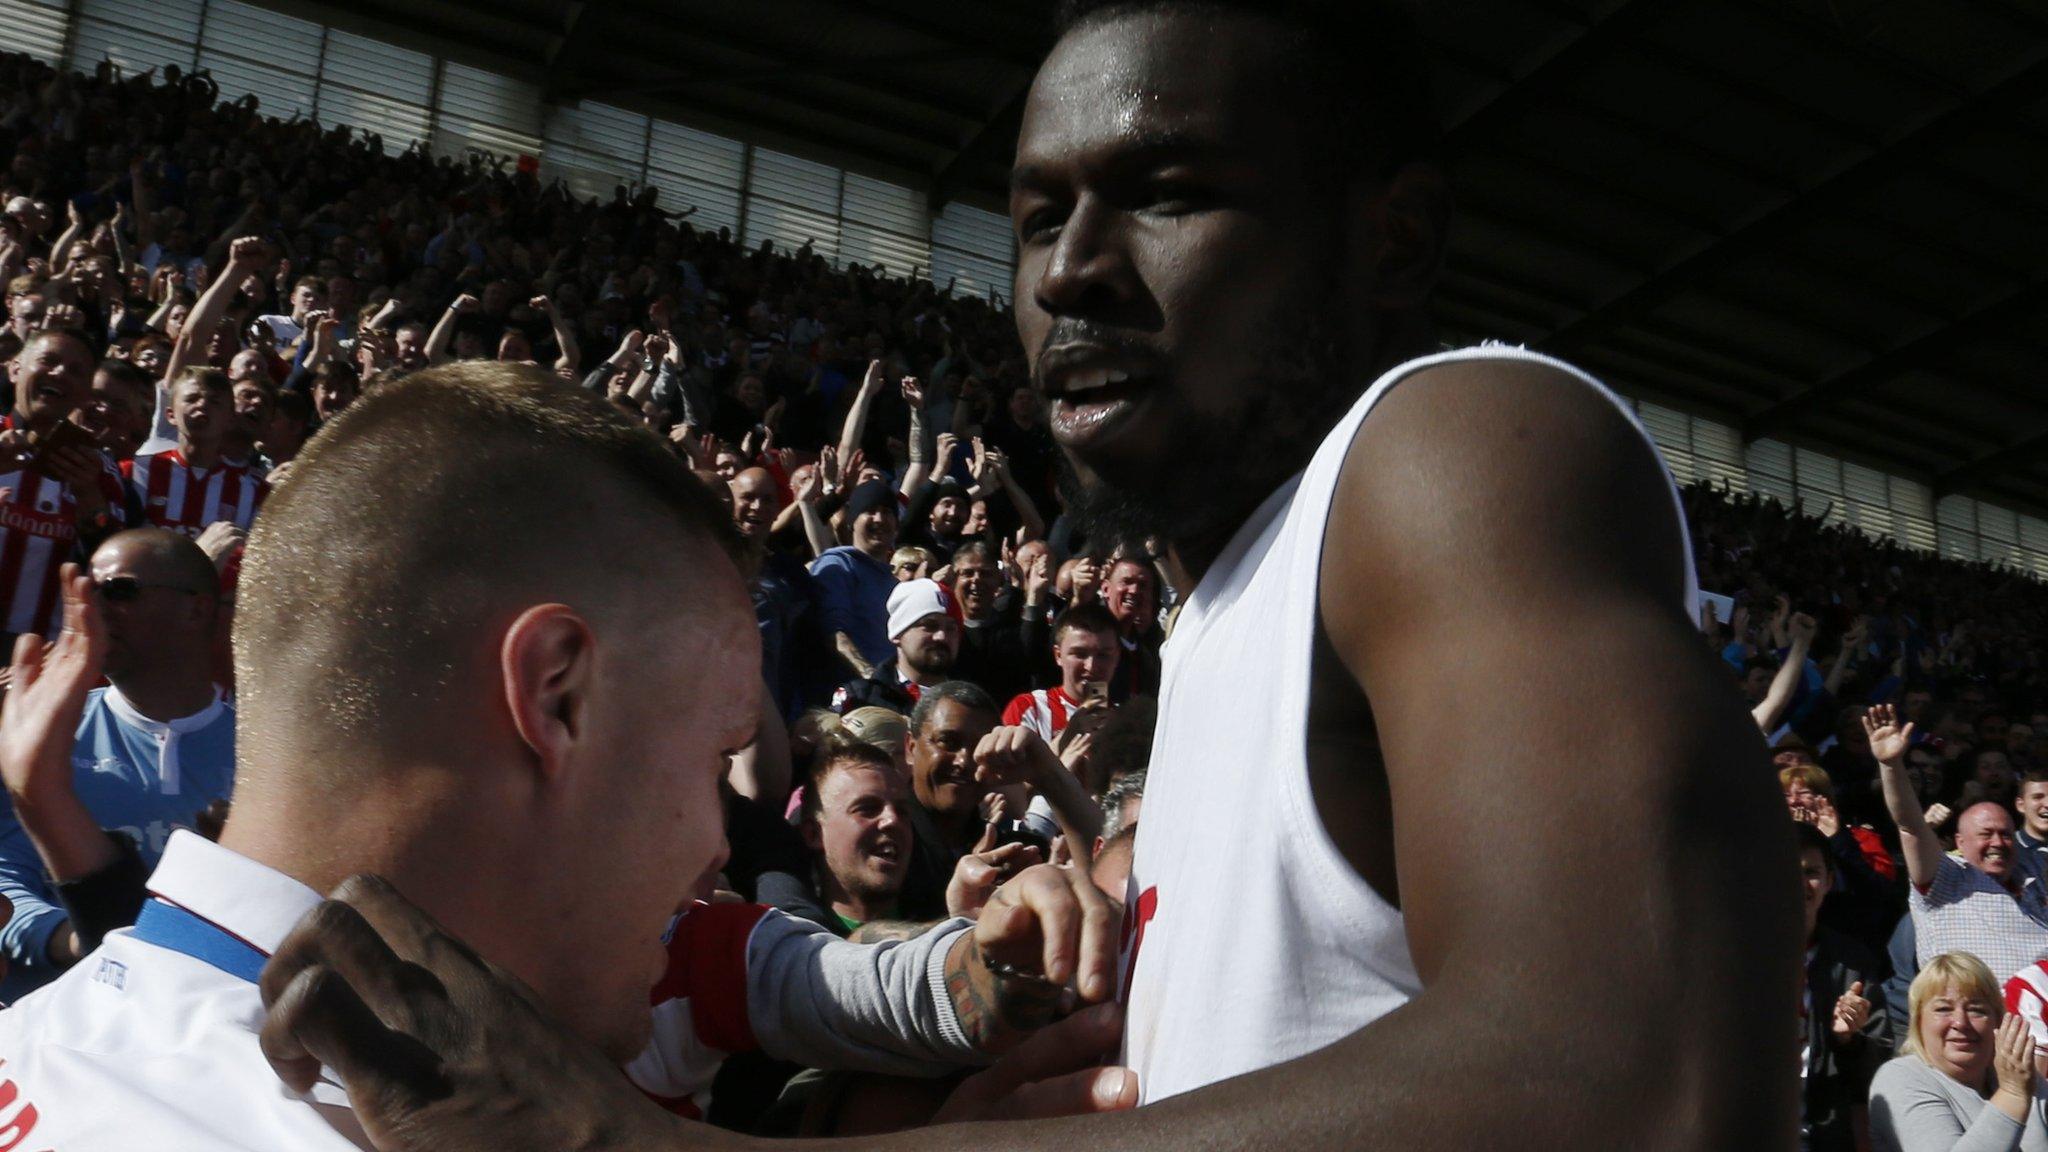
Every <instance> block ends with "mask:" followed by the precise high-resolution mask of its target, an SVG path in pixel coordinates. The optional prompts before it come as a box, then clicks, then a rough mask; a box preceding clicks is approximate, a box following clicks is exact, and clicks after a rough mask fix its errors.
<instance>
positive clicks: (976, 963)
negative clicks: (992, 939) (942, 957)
mask: <svg viewBox="0 0 2048 1152" xmlns="http://www.w3.org/2000/svg"><path fill="white" fill-rule="evenodd" d="M946 992H947V995H949V996H950V997H951V998H952V1001H953V1015H954V1016H955V1017H956V1018H957V1019H958V1020H959V1021H960V1030H961V1031H962V1032H963V1033H965V1034H966V1036H967V1038H968V1040H969V1041H970V1042H972V1043H973V1044H974V1046H975V1047H977V1048H979V1049H981V1050H982V1051H984V1052H1001V1051H1004V1050H1006V1049H1008V1048H1010V1047H1011V1046H1012V1045H1014V1044H1016V1042H1017V1041H1019V1040H1021V1039H1022V1038H1023V1037H1024V1036H1025V1035H1026V1034H1028V1033H1030V1032H1033V1031H1035V1030H1037V1029H1039V1028H1042V1027H1044V1026H1045V1025H1047V1024H1050V1023H1052V1021H1053V1019H1054V1017H1055V1016H1057V1015H1058V1012H1059V1007H1060V1002H1061V998H1062V993H1063V992H1064V989H1062V988H1061V987H1060V986H1059V985H1057V984H1053V983H1051V982H1049V981H1047V980H1044V979H1042V978H1040V977H1037V976H1034V975H1031V974H1029V973H1022V972H1015V973H1010V972H1004V973H999V972H997V971H996V970H995V969H994V968H992V967H990V965H989V962H988V958H987V957H986V956H984V955H983V954H982V951H981V945H980V944H979V943H977V942H976V941H975V939H974V934H973V933H972V932H964V933H962V934H961V936H960V939H959V940H957V941H955V942H954V944H953V947H952V948H951V950H950V951H948V952H947V954H946Z"/></svg>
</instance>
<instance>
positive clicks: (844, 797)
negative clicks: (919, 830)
mask: <svg viewBox="0 0 2048 1152" xmlns="http://www.w3.org/2000/svg"><path fill="white" fill-rule="evenodd" d="M908 797H909V789H908V788H907V787H906V785H905V783H904V780H903V777H902V776H901V775H900V774H899V773H896V772H893V771H888V770H885V769H882V768H877V767H874V766H871V765H867V764H861V763H843V764H841V765H840V766H837V767H828V768H827V769H826V770H825V775H824V780H823V782H822V783H820V784H819V785H818V816H817V820H816V823H815V824H814V825H813V826H812V828H811V829H809V830H807V833H806V836H805V839H806V840H808V841H811V842H812V846H813V849H814V850H815V851H817V852H818V853H819V855H820V856H822V857H823V858H824V861H825V871H826V874H827V875H828V876H830V877H831V878H832V882H833V883H835V884H837V885H838V886H839V888H840V889H841V890H842V891H844V892H845V893H847V894H848V895H849V896H852V897H853V898H855V899H857V900H862V901H866V902H870V903H879V902H885V901H889V900H893V899H895V897H896V893H897V892H899V891H901V890H902V888H903V877H904V875H905V874H906V873H908V872H909V871H910V847H911V842H912V839H913V833H912V830H911V826H910V816H909V810H908V808H907V807H906V802H907V800H908Z"/></svg>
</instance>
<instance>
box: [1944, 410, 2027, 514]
mask: <svg viewBox="0 0 2048 1152" xmlns="http://www.w3.org/2000/svg"><path fill="white" fill-rule="evenodd" d="M2043 459H2048V428H2042V429H2040V430H2038V431H2036V432H2034V433H2033V434H2032V435H2029V436H2024V437H2022V438H2020V439H2019V440H2016V441H2014V442H2013V443H2011V444H2008V445H2006V446H2005V447H2003V448H1999V449H1997V450H1995V451H1991V452H1987V453H1985V454H1984V455H1982V456H1979V457H1977V458H1976V459H1974V460H1971V461H1970V462H1969V463H1967V464H1964V465H1962V466H1960V467H1957V468H1951V469H1949V470H1948V471H1946V472H1943V473H1941V474H1940V475H1938V476H1936V477H1935V478H1934V498H1935V499H1937V500H1939V499H1941V498H1942V497H1943V496H1949V495H1953V494H1954V493H1955V492H1956V491H1957V490H1958V489H1960V488H1962V487H1963V486H1965V485H1969V484H1976V483H1980V482H1982V481H1984V480H1985V479H1986V478H1987V477H1989V476H1991V475H1992V474H1994V473H1996V472H1999V471H2002V470H2003V469H2006V468H2009V467H2011V466H2012V465H2014V464H2022V463H2027V462H2032V463H2036V464H2038V463H2040V462H2041V461H2042V460H2043Z"/></svg>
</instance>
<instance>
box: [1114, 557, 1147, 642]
mask: <svg viewBox="0 0 2048 1152" xmlns="http://www.w3.org/2000/svg"><path fill="white" fill-rule="evenodd" d="M1102 605H1103V607H1105V608H1107V609H1109V614H1110V615H1111V616H1114V617H1116V620H1117V623H1119V624H1121V625H1123V626H1124V628H1125V629H1127V630H1133V631H1142V630H1144V629H1145V628H1147V627H1149V626H1151V624H1152V621H1153V618H1154V617H1156V616H1157V615H1158V614H1159V595H1158V593H1157V592H1156V591H1154V587H1153V581H1152V569H1151V568H1150V567H1148V566H1146V565H1144V564H1140V563H1138V562H1136V561H1134V560H1119V561H1117V563H1116V566H1115V567H1113V568H1111V569H1110V570H1109V578H1108V579H1107V580H1105V581H1104V582H1103V587H1102Z"/></svg>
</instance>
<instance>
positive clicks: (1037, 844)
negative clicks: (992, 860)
mask: <svg viewBox="0 0 2048 1152" xmlns="http://www.w3.org/2000/svg"><path fill="white" fill-rule="evenodd" d="M1005 844H1025V845H1029V846H1030V847H1033V848H1036V849H1038V858H1039V859H1040V860H1050V859H1052V841H1050V840H1048V839H1046V838H1045V837H1043V836H1040V835H1039V834H1038V833H1036V832H1033V831H1032V830H1031V825H1029V824H1026V823H1025V822H1024V821H1022V820H1008V821H1005V822H1004V823H1003V826H1002V827H1001V828H998V829H997V830H996V847H998V848H1000V847H1002V846H1003V845H1005Z"/></svg>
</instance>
